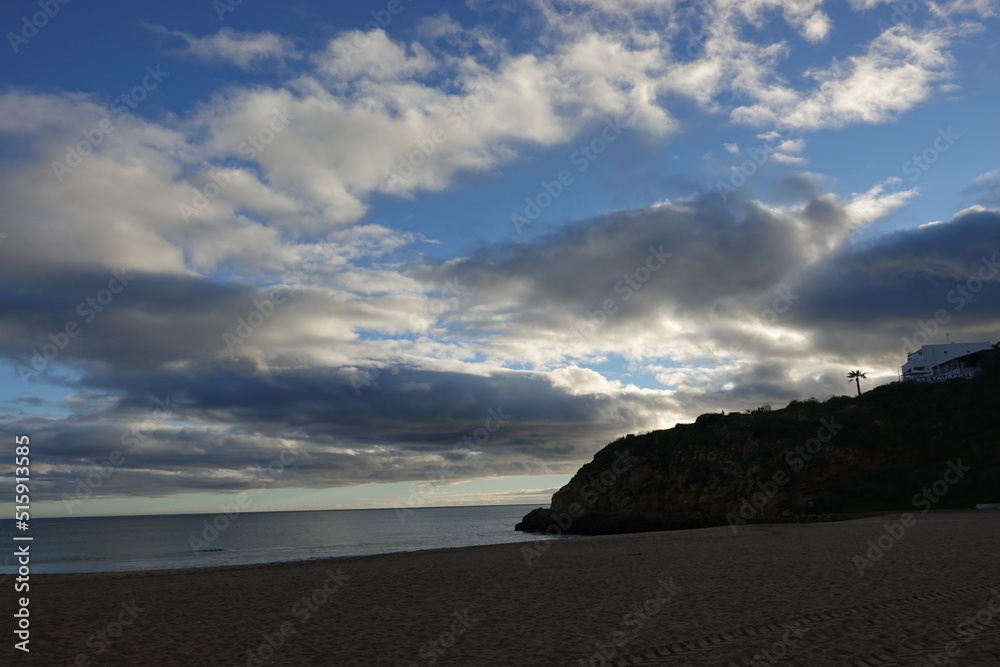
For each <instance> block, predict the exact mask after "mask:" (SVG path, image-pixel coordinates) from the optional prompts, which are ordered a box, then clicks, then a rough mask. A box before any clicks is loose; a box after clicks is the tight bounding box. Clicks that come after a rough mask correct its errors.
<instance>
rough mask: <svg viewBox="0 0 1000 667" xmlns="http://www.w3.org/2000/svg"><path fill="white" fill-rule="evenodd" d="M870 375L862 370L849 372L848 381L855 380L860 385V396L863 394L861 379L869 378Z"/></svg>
mask: <svg viewBox="0 0 1000 667" xmlns="http://www.w3.org/2000/svg"><path fill="white" fill-rule="evenodd" d="M867 379H868V376H867V375H865V374H864V373H863V372H861V371H851V372H850V373H848V374H847V381H848V382H850V381H851V380H854V383H855V384H856V385H858V396H860V395H861V381H862V380H867Z"/></svg>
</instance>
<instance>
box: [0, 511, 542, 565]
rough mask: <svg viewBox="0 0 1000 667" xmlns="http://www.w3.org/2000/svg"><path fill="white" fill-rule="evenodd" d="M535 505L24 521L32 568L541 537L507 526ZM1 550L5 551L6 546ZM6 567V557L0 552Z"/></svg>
mask: <svg viewBox="0 0 1000 667" xmlns="http://www.w3.org/2000/svg"><path fill="white" fill-rule="evenodd" d="M534 507H536V505H503V506H497V505H493V506H487V507H423V508H414V509H412V510H409V509H407V510H406V511H405V513H400V512H397V511H396V510H394V509H363V510H317V511H298V512H251V513H243V514H236V515H234V516H233V518H231V519H230V518H229V517H227V516H226V515H225V514H168V515H163V514H160V515H146V516H103V517H67V518H48V519H34V518H33V519H31V522H30V526H29V531H28V532H27V533H24V532H18V531H15V530H14V528H15V526H14V522H13V521H4V522H2V523H4V524H9V526H5V528H8V530H6V531H5V533H6V534H8V535H11V534H16V535H18V536H26V535H27V536H30V537H32V540H31V541H19V542H15V543H13V544H16V545H23V544H29V545H30V554H31V572H32V574H35V573H39V574H46V573H63V572H127V571H132V570H163V569H175V568H191V567H213V566H225V565H243V564H251V563H278V562H288V561H305V560H316V559H321V558H338V557H339V558H342V557H347V556H365V555H371V554H386V553H397V552H405V551H419V550H423V549H440V548H449V547H468V546H476V545H482V544H504V543H511V542H530V541H534V540H539V539H551V537H547V536H543V535H533V534H525V533H519V532H515V531H514V525H515V524H516V523H517V522H518V521H520V520H521V517H523V516H524V515H525V514H527V513H528V512H529V511H531V510H532V509H534ZM4 551H7V552H8V554H9V553H10V552H11V551H13V549H11V550H6V549H5V550H4ZM0 560H2V561H3V562H2V563H0V573H3V574H13V573H14V572H15V571H16V569H17V565H16V562H15V557H13V556H11V555H6V558H0Z"/></svg>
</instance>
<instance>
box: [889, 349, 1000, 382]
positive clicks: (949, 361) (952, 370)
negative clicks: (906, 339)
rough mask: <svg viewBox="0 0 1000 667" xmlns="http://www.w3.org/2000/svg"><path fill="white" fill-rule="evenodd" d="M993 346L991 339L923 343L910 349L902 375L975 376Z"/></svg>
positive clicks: (934, 378)
mask: <svg viewBox="0 0 1000 667" xmlns="http://www.w3.org/2000/svg"><path fill="white" fill-rule="evenodd" d="M991 349H993V345H992V344H991V343H989V342H980V343H944V344H941V345H924V346H923V347H922V348H920V349H919V350H917V351H916V352H909V353H907V355H906V363H905V364H903V368H902V377H903V380H904V381H906V382H940V381H942V380H951V379H954V378H964V377H972V376H973V375H975V374H977V373H978V372H979V370H980V363H981V360H982V358H983V357H984V356H985V354H986V352H987V351H988V350H991Z"/></svg>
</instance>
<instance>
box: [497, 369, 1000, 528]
mask: <svg viewBox="0 0 1000 667" xmlns="http://www.w3.org/2000/svg"><path fill="white" fill-rule="evenodd" d="M990 502H994V503H995V502H1000V363H998V361H997V360H996V359H990V360H989V361H988V363H987V368H986V369H984V372H983V373H982V374H981V375H979V376H977V377H975V378H972V379H966V380H952V381H948V382H942V383H937V384H904V383H894V384H890V385H883V386H881V387H876V388H874V389H872V390H871V391H869V392H866V393H864V394H862V395H861V396H860V397H848V396H842V397H835V398H832V399H830V400H828V401H826V402H819V401H816V400H815V399H809V400H806V401H792V403H791V404H789V405H788V406H787V407H785V408H783V409H780V410H771V409H770V408H766V407H765V408H759V409H757V410H754V411H751V412H750V413H737V414H727V415H723V414H705V415H701V416H700V417H698V419H697V420H695V422H694V423H693V424H678V425H677V426H675V427H674V428H671V429H667V430H662V431H653V432H650V433H646V434H643V435H628V436H625V437H623V438H620V439H618V440H616V441H614V442H612V443H611V444H609V445H607V446H606V447H605V448H604V449H602V450H601V451H599V452H598V453H597V454H596V455H595V456H594V459H593V460H592V461H591V462H590V463H587V464H586V465H584V466H583V467H582V468H580V470H579V471H578V472H577V473H576V475H574V476H573V478H572V479H571V480H570V481H569V483H568V484H567V485H566V486H564V487H563V488H561V489H559V491H557V492H556V493H555V495H553V496H552V503H551V507H550V508H548V509H543V508H539V509H537V510H534V511H533V512H531V513H530V514H528V515H527V516H526V517H525V518H524V520H522V522H521V523H519V524H518V525H517V530H524V531H537V532H541V531H548V532H550V533H583V534H594V533H614V532H635V531H640V530H660V529H668V528H692V527H701V526H708V525H720V524H726V523H729V524H739V523H744V522H754V521H760V520H775V519H777V520H781V517H785V519H784V520H789V521H800V520H814V519H815V518H816V517H817V515H822V514H831V513H846V512H872V511H889V510H907V509H909V510H917V511H919V510H924V509H945V508H958V507H973V506H975V504H976V503H990Z"/></svg>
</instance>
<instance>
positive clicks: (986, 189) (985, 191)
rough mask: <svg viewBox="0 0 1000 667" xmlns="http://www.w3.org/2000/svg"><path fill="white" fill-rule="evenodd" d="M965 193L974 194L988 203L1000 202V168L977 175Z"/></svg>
mask: <svg viewBox="0 0 1000 667" xmlns="http://www.w3.org/2000/svg"><path fill="white" fill-rule="evenodd" d="M963 194H965V195H971V196H974V197H976V198H978V199H979V200H980V201H983V202H986V203H988V204H1000V169H994V170H993V171H987V172H986V173H983V174H980V175H979V176H976V177H975V178H974V179H972V183H970V184H969V186H968V187H967V188H965V190H964V191H963Z"/></svg>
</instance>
